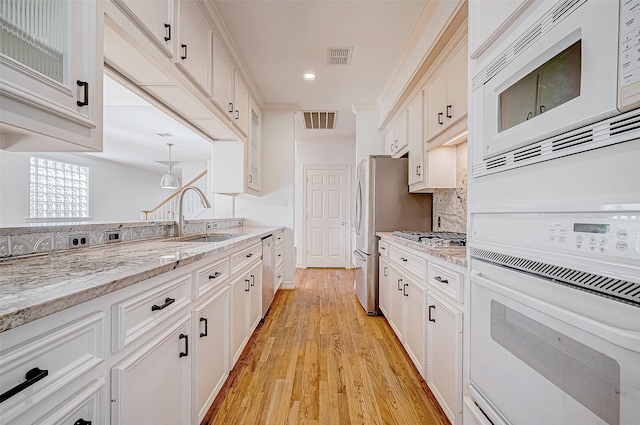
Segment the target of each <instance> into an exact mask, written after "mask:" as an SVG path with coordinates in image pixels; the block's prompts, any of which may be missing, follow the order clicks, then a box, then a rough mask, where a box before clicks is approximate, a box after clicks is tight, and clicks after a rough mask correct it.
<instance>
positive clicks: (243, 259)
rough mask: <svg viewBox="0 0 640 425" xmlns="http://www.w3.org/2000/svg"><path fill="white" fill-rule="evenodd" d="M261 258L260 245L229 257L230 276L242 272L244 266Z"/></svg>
mask: <svg viewBox="0 0 640 425" xmlns="http://www.w3.org/2000/svg"><path fill="white" fill-rule="evenodd" d="M261 257H262V244H261V243H257V244H255V245H252V246H250V247H249V248H247V249H245V250H242V251H240V252H238V253H237V254H233V255H232V256H231V275H232V276H234V275H235V274H236V273H238V272H240V271H242V270H243V269H244V268H245V267H246V266H248V265H249V264H251V263H252V262H254V261H256V259H258V258H261Z"/></svg>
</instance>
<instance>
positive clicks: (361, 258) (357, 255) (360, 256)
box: [353, 251, 367, 261]
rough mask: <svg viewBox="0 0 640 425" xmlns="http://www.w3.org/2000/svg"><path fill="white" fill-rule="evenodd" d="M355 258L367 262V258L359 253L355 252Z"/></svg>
mask: <svg viewBox="0 0 640 425" xmlns="http://www.w3.org/2000/svg"><path fill="white" fill-rule="evenodd" d="M353 256H354V257H356V258H357V259H358V260H360V261H367V259H366V258H364V257H363V256H362V254H360V253H359V252H358V251H353Z"/></svg>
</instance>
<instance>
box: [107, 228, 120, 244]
mask: <svg viewBox="0 0 640 425" xmlns="http://www.w3.org/2000/svg"><path fill="white" fill-rule="evenodd" d="M105 240H106V241H107V243H111V242H120V241H121V240H122V232H121V231H120V230H114V231H112V232H106V234H105Z"/></svg>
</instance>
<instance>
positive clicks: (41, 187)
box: [29, 156, 89, 219]
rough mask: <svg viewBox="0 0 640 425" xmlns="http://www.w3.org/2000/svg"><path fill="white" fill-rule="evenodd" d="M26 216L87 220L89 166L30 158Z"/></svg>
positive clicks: (35, 157)
mask: <svg viewBox="0 0 640 425" xmlns="http://www.w3.org/2000/svg"><path fill="white" fill-rule="evenodd" d="M29 217H30V218H53V219H65V218H83V217H85V218H86V217H89V167H84V166H82V165H77V164H71V163H68V162H62V161H55V160H52V159H46V158H39V157H37V156H32V157H31V163H30V181H29Z"/></svg>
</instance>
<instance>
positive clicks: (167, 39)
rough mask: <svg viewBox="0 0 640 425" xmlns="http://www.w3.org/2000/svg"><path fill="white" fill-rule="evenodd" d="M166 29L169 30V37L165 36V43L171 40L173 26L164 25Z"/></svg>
mask: <svg viewBox="0 0 640 425" xmlns="http://www.w3.org/2000/svg"><path fill="white" fill-rule="evenodd" d="M164 27H165V28H166V29H167V35H165V36H164V41H169V40H171V25H170V24H164Z"/></svg>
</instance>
